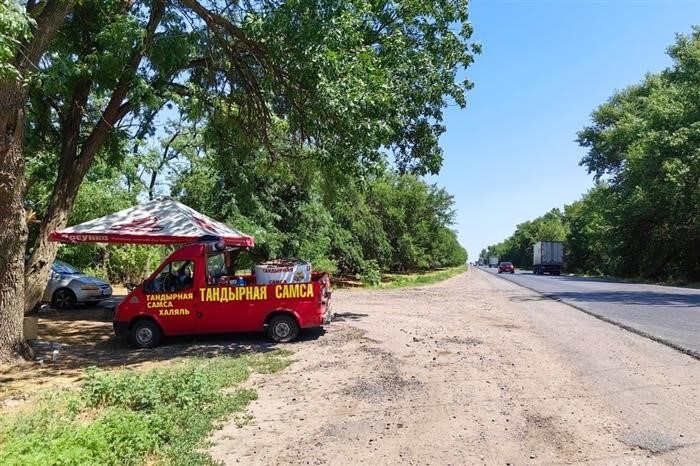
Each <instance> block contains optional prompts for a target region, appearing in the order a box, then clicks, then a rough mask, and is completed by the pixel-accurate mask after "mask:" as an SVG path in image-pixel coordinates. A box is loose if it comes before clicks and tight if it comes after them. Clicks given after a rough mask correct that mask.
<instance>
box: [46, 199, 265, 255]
mask: <svg viewBox="0 0 700 466" xmlns="http://www.w3.org/2000/svg"><path fill="white" fill-rule="evenodd" d="M211 236H214V237H217V238H220V239H221V240H222V241H223V242H224V244H226V245H227V246H239V247H252V246H254V244H255V240H254V238H253V237H252V236H250V235H246V234H245V233H241V232H240V231H237V230H234V229H232V228H229V227H227V226H226V225H224V224H223V223H221V222H217V221H216V220H213V219H211V218H209V217H207V216H206V215H204V214H201V213H199V212H197V211H196V210H194V209H191V208H190V207H187V206H186V205H184V204H181V203H179V202H177V201H176V200H174V199H171V198H170V197H159V198H156V199H154V200H152V201H150V202H147V203H145V204H141V205H137V206H134V207H130V208H128V209H124V210H120V211H119V212H115V213H113V214H109V215H106V216H104V217H101V218H96V219H94V220H90V221H89V222H85V223H81V224H79V225H74V226H72V227H68V228H65V229H63V230H56V231H53V232H51V235H50V237H49V238H50V239H51V240H52V241H59V242H62V243H131V244H181V243H191V242H193V241H197V240H199V239H202V238H203V237H211Z"/></svg>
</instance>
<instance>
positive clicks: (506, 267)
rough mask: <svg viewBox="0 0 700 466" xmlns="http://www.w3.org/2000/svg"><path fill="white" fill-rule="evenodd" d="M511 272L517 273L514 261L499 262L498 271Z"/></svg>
mask: <svg viewBox="0 0 700 466" xmlns="http://www.w3.org/2000/svg"><path fill="white" fill-rule="evenodd" d="M503 272H510V273H515V266H514V265H513V263H512V262H501V263H500V264H498V273H503Z"/></svg>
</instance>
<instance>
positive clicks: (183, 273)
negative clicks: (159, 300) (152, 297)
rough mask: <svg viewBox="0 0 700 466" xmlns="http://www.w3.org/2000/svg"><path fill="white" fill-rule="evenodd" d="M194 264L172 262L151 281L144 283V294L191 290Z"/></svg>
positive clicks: (190, 262)
mask: <svg viewBox="0 0 700 466" xmlns="http://www.w3.org/2000/svg"><path fill="white" fill-rule="evenodd" d="M193 273H194V262H193V261H191V260H188V261H172V262H170V263H169V264H168V265H166V266H165V267H164V268H163V269H162V270H161V271H160V273H159V274H158V276H156V277H155V278H154V279H153V280H150V281H148V282H146V285H145V287H144V288H145V291H146V293H163V292H165V293H173V292H176V291H184V290H188V289H190V288H192V285H193V283H194V280H193Z"/></svg>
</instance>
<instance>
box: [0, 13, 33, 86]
mask: <svg viewBox="0 0 700 466" xmlns="http://www.w3.org/2000/svg"><path fill="white" fill-rule="evenodd" d="M32 25H34V21H33V20H32V19H31V18H30V17H29V16H28V15H27V14H26V13H25V12H24V11H23V10H22V7H21V6H20V4H19V3H18V2H16V1H15V0H9V1H3V2H2V3H0V79H19V78H20V74H19V71H18V70H17V68H15V66H14V64H13V62H14V60H15V56H16V54H17V52H18V51H19V48H20V46H21V44H22V43H23V42H24V41H26V40H27V39H29V38H30V37H31V26H32Z"/></svg>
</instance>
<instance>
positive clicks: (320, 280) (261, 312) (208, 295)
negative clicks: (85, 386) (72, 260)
mask: <svg viewBox="0 0 700 466" xmlns="http://www.w3.org/2000/svg"><path fill="white" fill-rule="evenodd" d="M239 252H240V249H227V248H224V247H222V246H221V245H220V244H217V243H212V242H201V243H194V244H190V245H187V246H184V247H182V248H180V249H178V250H177V251H175V252H174V253H172V254H171V255H170V256H169V257H168V258H167V259H166V260H165V261H164V262H163V263H162V264H161V265H160V267H158V269H157V270H156V271H155V272H154V273H153V274H152V275H151V276H150V277H149V278H148V279H147V280H145V281H144V282H143V283H142V284H141V285H139V286H137V287H135V288H134V289H133V290H132V291H131V292H130V293H129V294H128V295H127V296H126V298H124V300H123V301H122V302H121V303H120V304H119V305H118V306H117V308H116V310H115V314H114V331H115V333H116V334H117V335H128V336H129V338H130V339H131V342H132V343H133V344H134V345H135V346H137V347H139V348H151V347H154V346H156V345H158V343H159V342H160V340H161V339H162V337H163V336H171V335H186V334H206V333H227V332H256V331H266V333H267V335H268V336H269V337H270V338H271V339H272V340H274V341H276V342H289V341H292V340H294V339H295V338H296V337H297V336H298V335H299V330H300V329H302V328H310V327H320V326H322V325H324V324H326V323H329V322H330V320H331V312H330V299H331V285H330V279H329V277H328V274H326V273H312V274H311V280H310V281H308V282H304V283H278V284H266V285H258V284H256V277H255V275H252V274H249V275H236V274H235V263H236V257H237V254H238V253H239Z"/></svg>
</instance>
